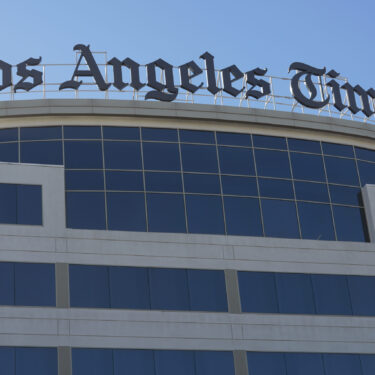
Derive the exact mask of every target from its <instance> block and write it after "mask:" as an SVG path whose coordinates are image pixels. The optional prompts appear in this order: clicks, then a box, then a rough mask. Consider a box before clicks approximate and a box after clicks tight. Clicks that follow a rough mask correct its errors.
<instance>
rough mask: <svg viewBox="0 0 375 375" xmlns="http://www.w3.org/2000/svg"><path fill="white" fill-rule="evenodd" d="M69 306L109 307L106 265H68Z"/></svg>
mask: <svg viewBox="0 0 375 375" xmlns="http://www.w3.org/2000/svg"><path fill="white" fill-rule="evenodd" d="M69 279H70V306H71V307H107V308H108V307H110V302H109V283H108V267H104V266H84V265H75V264H71V265H70V266H69Z"/></svg>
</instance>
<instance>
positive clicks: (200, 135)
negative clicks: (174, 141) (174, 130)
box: [180, 130, 215, 144]
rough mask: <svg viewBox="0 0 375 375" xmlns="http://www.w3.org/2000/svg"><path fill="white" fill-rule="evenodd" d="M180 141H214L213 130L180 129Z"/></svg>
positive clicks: (212, 142)
mask: <svg viewBox="0 0 375 375" xmlns="http://www.w3.org/2000/svg"><path fill="white" fill-rule="evenodd" d="M180 141H181V142H186V143H211V144H214V143H215V134H214V132H209V131H199V130H180Z"/></svg>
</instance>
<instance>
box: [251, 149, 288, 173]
mask: <svg viewBox="0 0 375 375" xmlns="http://www.w3.org/2000/svg"><path fill="white" fill-rule="evenodd" d="M255 159H256V164H257V170H258V176H265V177H284V178H290V167H289V158H288V153H287V152H285V151H271V150H258V149H256V150H255Z"/></svg>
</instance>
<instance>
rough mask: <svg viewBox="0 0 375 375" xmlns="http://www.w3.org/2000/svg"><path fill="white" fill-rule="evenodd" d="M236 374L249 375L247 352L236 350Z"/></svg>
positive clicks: (234, 352)
mask: <svg viewBox="0 0 375 375" xmlns="http://www.w3.org/2000/svg"><path fill="white" fill-rule="evenodd" d="M233 359H234V372H235V374H236V375H249V371H248V367H247V355H246V351H245V350H234V351H233Z"/></svg>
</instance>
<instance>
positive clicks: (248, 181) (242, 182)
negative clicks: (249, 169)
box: [221, 175, 258, 196]
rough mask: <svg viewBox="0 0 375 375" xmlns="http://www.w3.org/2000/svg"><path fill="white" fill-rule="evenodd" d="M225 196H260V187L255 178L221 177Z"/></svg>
mask: <svg viewBox="0 0 375 375" xmlns="http://www.w3.org/2000/svg"><path fill="white" fill-rule="evenodd" d="M221 184H222V188H223V194H229V195H252V196H257V195H258V187H257V183H256V180H255V178H254V177H239V176H225V175H222V176H221Z"/></svg>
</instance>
